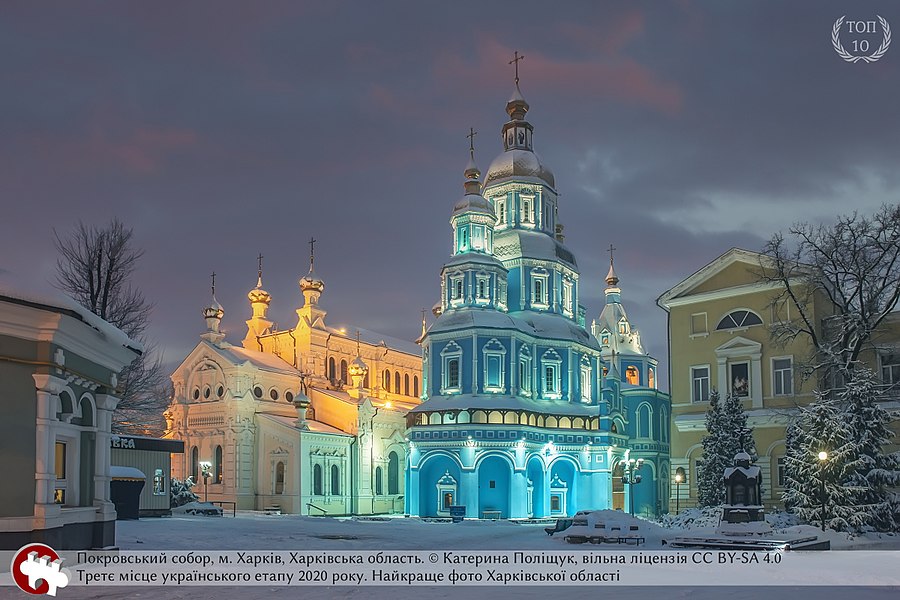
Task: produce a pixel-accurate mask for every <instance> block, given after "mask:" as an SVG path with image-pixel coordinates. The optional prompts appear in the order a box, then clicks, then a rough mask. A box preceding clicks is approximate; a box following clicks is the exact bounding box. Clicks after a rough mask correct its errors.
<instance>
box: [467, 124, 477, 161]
mask: <svg viewBox="0 0 900 600" xmlns="http://www.w3.org/2000/svg"><path fill="white" fill-rule="evenodd" d="M476 135H478V132H477V131H475V129H473V128H472V127H469V135H467V136H466V137H467V138H469V154H471V155H472V158H475V136H476Z"/></svg>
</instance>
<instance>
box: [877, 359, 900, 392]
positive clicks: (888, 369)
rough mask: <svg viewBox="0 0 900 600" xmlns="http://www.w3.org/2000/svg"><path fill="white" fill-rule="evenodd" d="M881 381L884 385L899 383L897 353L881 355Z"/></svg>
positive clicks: (899, 371) (899, 361) (899, 366)
mask: <svg viewBox="0 0 900 600" xmlns="http://www.w3.org/2000/svg"><path fill="white" fill-rule="evenodd" d="M881 383H883V384H885V385H894V384H896V383H900V356H898V355H897V354H882V355H881Z"/></svg>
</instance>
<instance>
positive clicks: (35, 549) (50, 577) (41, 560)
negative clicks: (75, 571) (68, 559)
mask: <svg viewBox="0 0 900 600" xmlns="http://www.w3.org/2000/svg"><path fill="white" fill-rule="evenodd" d="M63 560H64V559H61V558H60V557H59V554H57V553H56V551H54V550H53V548H51V547H50V546H45V545H44V544H28V545H27V546H22V547H21V548H19V551H18V552H16V554H15V555H14V556H13V559H12V564H11V565H10V567H9V568H10V571H11V572H12V576H13V581H15V582H16V585H17V586H19V589H20V590H22V591H23V592H27V593H29V594H37V595H40V594H49V595H51V596H56V590H57V589H58V588H62V587H66V586H67V585H69V575H70V573H69V570H68V569H61V568H60V567H61V566H62V561H63Z"/></svg>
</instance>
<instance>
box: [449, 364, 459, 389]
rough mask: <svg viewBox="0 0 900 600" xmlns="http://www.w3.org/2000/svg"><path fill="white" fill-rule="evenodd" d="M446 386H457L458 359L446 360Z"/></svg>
mask: <svg viewBox="0 0 900 600" xmlns="http://www.w3.org/2000/svg"><path fill="white" fill-rule="evenodd" d="M447 387H448V388H458V387H459V359H458V358H451V359H450V360H448V361H447Z"/></svg>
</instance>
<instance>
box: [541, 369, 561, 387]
mask: <svg viewBox="0 0 900 600" xmlns="http://www.w3.org/2000/svg"><path fill="white" fill-rule="evenodd" d="M557 379H558V378H557V375H556V365H544V390H545V391H547V392H551V393H552V392H557V391H558V389H557V385H558V381H557Z"/></svg>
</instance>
